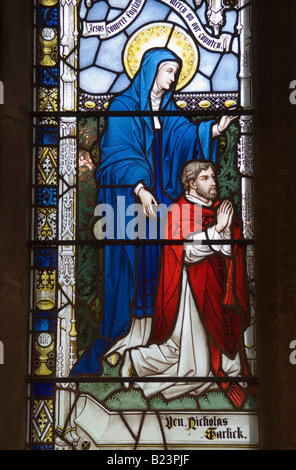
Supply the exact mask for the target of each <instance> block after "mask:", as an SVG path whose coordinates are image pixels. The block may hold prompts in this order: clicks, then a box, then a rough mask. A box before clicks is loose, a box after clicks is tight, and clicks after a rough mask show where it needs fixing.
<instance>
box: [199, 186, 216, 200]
mask: <svg viewBox="0 0 296 470" xmlns="http://www.w3.org/2000/svg"><path fill="white" fill-rule="evenodd" d="M196 192H197V194H198V196H200V197H203V198H204V199H207V200H208V201H215V200H216V199H217V190H216V188H215V187H213V188H211V189H210V190H209V191H204V190H203V189H202V188H201V187H200V186H199V185H197V188H196Z"/></svg>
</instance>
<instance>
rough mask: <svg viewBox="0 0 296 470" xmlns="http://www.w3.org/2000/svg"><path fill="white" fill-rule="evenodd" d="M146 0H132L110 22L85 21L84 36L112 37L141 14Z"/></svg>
mask: <svg viewBox="0 0 296 470" xmlns="http://www.w3.org/2000/svg"><path fill="white" fill-rule="evenodd" d="M145 3H146V0H132V1H131V2H130V4H129V5H128V7H127V8H126V10H125V12H124V13H122V15H120V16H118V17H117V18H116V19H115V20H113V21H111V22H110V23H106V22H105V21H101V22H95V23H91V22H86V21H84V22H83V36H84V37H88V36H99V37H100V38H101V39H106V38H110V37H112V36H115V35H116V34H118V33H120V32H121V31H124V30H125V29H126V28H127V27H128V26H129V25H130V24H131V23H132V22H133V21H134V20H135V19H136V18H137V16H138V15H139V13H140V12H141V10H142V8H143V6H144V5H145Z"/></svg>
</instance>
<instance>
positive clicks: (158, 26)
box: [123, 23, 199, 90]
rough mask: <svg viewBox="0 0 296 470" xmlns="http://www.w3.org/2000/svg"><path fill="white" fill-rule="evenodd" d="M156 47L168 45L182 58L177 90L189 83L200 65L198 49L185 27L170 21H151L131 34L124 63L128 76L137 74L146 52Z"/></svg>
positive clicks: (168, 47)
mask: <svg viewBox="0 0 296 470" xmlns="http://www.w3.org/2000/svg"><path fill="white" fill-rule="evenodd" d="M154 47H166V48H167V49H170V50H171V51H172V52H174V53H175V54H176V55H178V56H179V57H180V58H181V59H182V63H183V66H182V70H181V73H180V76H179V80H178V83H177V86H176V90H180V89H181V88H183V87H184V86H185V85H187V83H188V82H189V81H190V80H191V78H192V77H193V75H194V74H195V72H196V69H197V66H198V61H199V54H198V50H197V47H196V45H195V43H194V41H193V40H192V38H191V37H190V36H189V34H188V33H187V32H186V31H185V30H184V29H183V28H181V27H180V26H177V25H174V24H170V23H150V24H148V25H146V26H144V27H143V28H140V29H138V30H137V31H136V32H135V33H134V34H133V35H132V36H131V38H130V39H129V41H128V43H127V45H126V47H125V50H124V54H123V63H124V67H125V70H126V72H127V74H128V76H129V77H130V78H133V77H134V76H135V74H136V73H137V71H138V69H139V66H140V64H141V60H142V57H143V55H144V53H145V52H146V51H147V50H148V49H152V48H154Z"/></svg>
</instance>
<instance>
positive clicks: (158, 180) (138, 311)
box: [72, 48, 233, 375]
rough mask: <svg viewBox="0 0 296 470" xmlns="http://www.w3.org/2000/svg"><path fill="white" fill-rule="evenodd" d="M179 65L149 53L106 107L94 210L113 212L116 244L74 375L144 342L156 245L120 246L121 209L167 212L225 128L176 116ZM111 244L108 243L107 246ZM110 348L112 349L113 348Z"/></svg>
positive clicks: (107, 256) (161, 53)
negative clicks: (189, 168)
mask: <svg viewBox="0 0 296 470" xmlns="http://www.w3.org/2000/svg"><path fill="white" fill-rule="evenodd" d="M181 68H182V63H181V60H180V59H179V57H178V56H176V55H175V54H174V53H173V52H172V51H170V50H168V49H164V48H161V49H158V48H155V49H150V50H148V51H147V52H146V53H145V54H144V56H143V60H142V63H141V66H140V67H139V70H138V73H137V74H136V75H135V77H134V79H133V81H132V83H131V85H130V87H129V88H128V89H127V90H126V91H124V92H123V93H122V94H120V95H118V96H116V97H115V98H114V99H113V101H112V102H111V104H110V108H109V110H110V113H111V114H112V113H114V116H109V118H108V123H107V128H106V130H105V133H104V135H103V138H102V140H101V163H100V166H99V168H98V170H97V173H96V177H97V181H98V185H99V195H98V204H108V205H110V206H111V207H112V208H113V209H114V213H115V214H116V215H115V217H114V219H113V220H114V221H115V227H114V237H115V241H116V243H110V244H108V240H107V241H106V246H105V247H104V302H103V307H104V308H103V318H102V321H101V323H100V326H99V332H98V337H97V339H96V340H95V341H94V342H93V343H92V345H91V346H90V348H89V349H88V350H87V351H86V352H85V354H84V355H83V356H81V358H80V359H79V360H78V362H77V363H76V365H75V366H74V369H73V371H72V374H73V375H78V374H93V373H101V371H102V360H103V359H105V358H107V357H109V358H110V357H111V353H115V352H116V357H120V355H121V354H122V353H123V352H124V350H125V349H126V348H129V347H133V346H136V345H139V344H143V345H144V344H145V343H146V341H147V340H148V337H149V333H150V326H151V319H152V314H153V309H154V302H155V295H156V287H157V278H158V274H159V260H160V244H158V243H157V242H156V243H154V244H153V243H145V240H143V243H142V244H139V243H137V244H136V243H135V244H133V243H126V239H127V237H126V230H125V229H126V226H127V224H128V223H129V222H130V220H131V219H132V217H133V216H134V215H133V216H132V215H130V216H128V215H127V212H125V213H123V212H124V208H123V207H122V205H121V206H120V207H119V205H118V201H119V200H120V201H124V207H125V208H128V207H130V206H131V205H134V204H135V203H137V202H139V203H140V204H142V206H143V210H144V212H145V214H146V215H147V216H150V215H151V214H152V213H153V206H154V207H155V205H160V204H165V205H167V206H170V205H171V204H172V202H173V201H175V200H176V199H177V197H178V196H179V195H180V193H181V191H182V188H181V183H180V181H179V175H180V174H181V170H182V167H183V166H184V164H185V163H186V162H187V161H189V160H192V159H193V158H196V159H199V160H203V161H210V162H213V163H216V160H217V147H218V136H219V135H220V134H221V133H222V132H224V131H225V129H226V128H227V127H228V126H229V124H230V122H231V120H232V119H233V118H232V117H230V116H222V118H221V119H220V121H219V122H215V121H213V120H207V121H201V122H200V123H199V124H198V125H196V124H195V123H193V122H191V121H190V120H188V119H187V118H186V117H185V116H183V115H181V112H180V109H179V108H178V107H177V106H176V105H175V103H174V101H173V90H174V88H175V86H176V84H177V82H178V76H179V74H180V72H181ZM113 242H114V240H113ZM115 344H116V346H114V345H115Z"/></svg>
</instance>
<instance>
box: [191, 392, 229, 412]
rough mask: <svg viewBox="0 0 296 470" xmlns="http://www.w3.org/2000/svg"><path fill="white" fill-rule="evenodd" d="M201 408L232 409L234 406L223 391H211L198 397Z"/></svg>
mask: <svg viewBox="0 0 296 470" xmlns="http://www.w3.org/2000/svg"><path fill="white" fill-rule="evenodd" d="M198 402H199V406H200V408H201V410H232V409H233V406H232V404H231V403H230V401H229V400H228V399H227V398H226V396H225V395H224V393H222V392H210V393H207V394H206V395H203V396H202V397H200V398H199V399H198Z"/></svg>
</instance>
